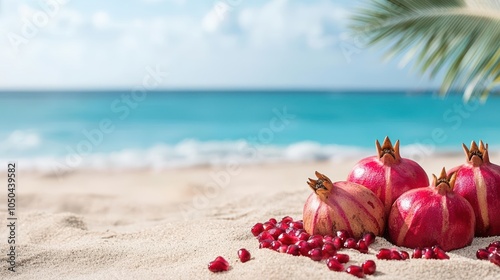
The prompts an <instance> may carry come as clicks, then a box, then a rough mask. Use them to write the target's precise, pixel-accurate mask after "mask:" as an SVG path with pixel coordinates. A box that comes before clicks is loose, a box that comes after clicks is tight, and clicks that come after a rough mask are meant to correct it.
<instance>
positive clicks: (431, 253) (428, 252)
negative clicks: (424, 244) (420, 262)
mask: <svg viewBox="0 0 500 280" xmlns="http://www.w3.org/2000/svg"><path fill="white" fill-rule="evenodd" d="M422 253H423V257H424V259H428V260H430V259H434V258H435V257H436V256H435V255H434V251H433V250H432V249H431V248H424V251H423V252H422Z"/></svg>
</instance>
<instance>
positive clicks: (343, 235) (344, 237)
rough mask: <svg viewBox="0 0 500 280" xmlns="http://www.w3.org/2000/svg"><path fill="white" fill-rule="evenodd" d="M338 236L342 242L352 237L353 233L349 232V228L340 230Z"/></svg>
mask: <svg viewBox="0 0 500 280" xmlns="http://www.w3.org/2000/svg"><path fill="white" fill-rule="evenodd" d="M337 236H338V237H339V238H340V239H341V240H342V243H344V242H345V241H346V240H347V238H349V237H351V235H350V234H349V233H348V232H347V230H338V231H337Z"/></svg>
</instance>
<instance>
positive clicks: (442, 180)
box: [432, 167, 456, 194]
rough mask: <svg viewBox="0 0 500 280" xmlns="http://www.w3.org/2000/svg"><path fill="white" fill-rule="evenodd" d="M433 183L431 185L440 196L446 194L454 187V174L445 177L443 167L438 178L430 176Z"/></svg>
mask: <svg viewBox="0 0 500 280" xmlns="http://www.w3.org/2000/svg"><path fill="white" fill-rule="evenodd" d="M432 177H433V182H432V185H433V186H434V187H435V188H436V189H437V191H438V192H439V193H440V194H446V193H447V192H449V191H451V190H453V187H454V186H455V178H456V173H455V172H452V173H451V174H449V175H446V169H445V168H444V167H443V169H442V170H441V174H440V175H439V178H438V177H436V175H434V174H432Z"/></svg>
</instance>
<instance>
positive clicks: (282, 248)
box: [278, 241, 288, 253]
mask: <svg viewBox="0 0 500 280" xmlns="http://www.w3.org/2000/svg"><path fill="white" fill-rule="evenodd" d="M278 242H279V241H278ZM286 250H288V245H281V246H280V248H279V249H278V252H280V253H286Z"/></svg>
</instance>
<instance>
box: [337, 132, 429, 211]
mask: <svg viewBox="0 0 500 280" xmlns="http://www.w3.org/2000/svg"><path fill="white" fill-rule="evenodd" d="M375 144H376V147H377V154H378V155H376V156H371V157H367V158H364V159H362V160H360V161H359V162H358V163H357V164H356V165H355V166H354V168H353V169H352V171H351V172H350V173H349V175H348V176H347V181H349V182H353V183H358V184H360V185H363V186H365V187H367V188H368V189H370V190H371V191H372V192H374V193H375V194H376V195H377V196H378V198H380V200H381V201H382V202H383V203H384V207H385V213H386V215H389V212H390V210H391V206H392V204H393V203H394V201H395V200H396V199H397V198H398V197H399V196H400V195H402V194H403V193H405V192H407V191H409V190H411V189H415V188H423V187H427V186H429V178H428V176H427V174H426V173H425V171H424V169H423V168H422V167H421V166H420V165H419V164H418V163H416V162H415V161H413V160H411V159H406V158H402V157H401V156H400V154H399V140H398V141H396V144H395V145H394V147H393V146H392V143H391V140H390V139H389V138H388V137H386V138H385V139H384V143H383V144H382V146H381V145H380V143H379V142H378V140H377V141H376V142H375Z"/></svg>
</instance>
